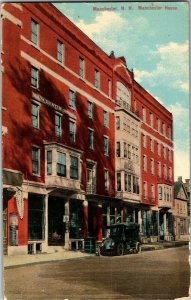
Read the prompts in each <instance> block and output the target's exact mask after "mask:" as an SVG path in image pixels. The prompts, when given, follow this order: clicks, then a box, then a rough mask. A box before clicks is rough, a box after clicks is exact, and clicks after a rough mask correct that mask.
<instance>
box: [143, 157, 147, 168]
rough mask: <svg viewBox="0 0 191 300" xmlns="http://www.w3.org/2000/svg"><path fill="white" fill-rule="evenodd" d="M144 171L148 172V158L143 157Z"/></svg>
mask: <svg viewBox="0 0 191 300" xmlns="http://www.w3.org/2000/svg"><path fill="white" fill-rule="evenodd" d="M143 170H144V171H147V156H146V155H143Z"/></svg>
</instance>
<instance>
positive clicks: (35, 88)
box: [31, 85, 40, 92]
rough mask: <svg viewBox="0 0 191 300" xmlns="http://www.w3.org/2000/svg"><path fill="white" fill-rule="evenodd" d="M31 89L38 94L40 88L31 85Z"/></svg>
mask: <svg viewBox="0 0 191 300" xmlns="http://www.w3.org/2000/svg"><path fill="white" fill-rule="evenodd" d="M31 88H32V89H34V90H36V91H38V92H40V88H39V87H36V86H33V85H31Z"/></svg>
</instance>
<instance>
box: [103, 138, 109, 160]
mask: <svg viewBox="0 0 191 300" xmlns="http://www.w3.org/2000/svg"><path fill="white" fill-rule="evenodd" d="M104 154H105V155H106V156H108V155H109V138H108V137H106V136H104Z"/></svg>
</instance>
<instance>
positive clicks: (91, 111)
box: [88, 101, 94, 119]
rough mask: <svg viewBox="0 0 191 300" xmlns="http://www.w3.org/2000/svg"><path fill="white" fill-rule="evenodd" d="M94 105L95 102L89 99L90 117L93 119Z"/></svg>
mask: <svg viewBox="0 0 191 300" xmlns="http://www.w3.org/2000/svg"><path fill="white" fill-rule="evenodd" d="M93 107H94V105H93V103H92V102H90V101H88V117H89V118H90V119H93Z"/></svg>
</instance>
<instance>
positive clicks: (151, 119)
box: [150, 113, 154, 127]
mask: <svg viewBox="0 0 191 300" xmlns="http://www.w3.org/2000/svg"><path fill="white" fill-rule="evenodd" d="M153 121H154V120H153V114H152V113H150V125H151V127H153V125H154V122H153Z"/></svg>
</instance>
